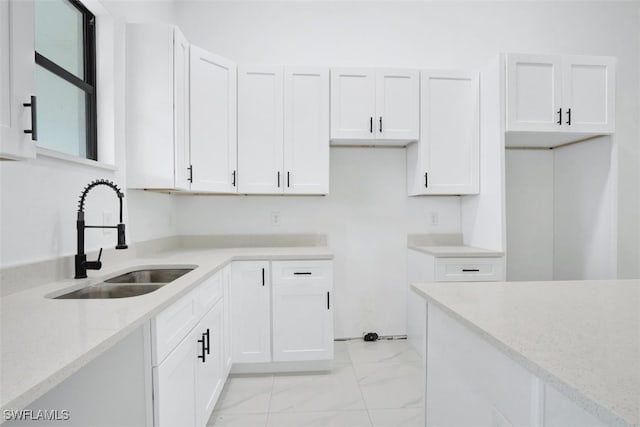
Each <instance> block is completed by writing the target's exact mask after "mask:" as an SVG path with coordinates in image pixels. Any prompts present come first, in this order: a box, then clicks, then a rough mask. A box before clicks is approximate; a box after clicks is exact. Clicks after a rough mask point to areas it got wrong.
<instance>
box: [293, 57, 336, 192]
mask: <svg viewBox="0 0 640 427" xmlns="http://www.w3.org/2000/svg"><path fill="white" fill-rule="evenodd" d="M284 108H285V110H284V169H283V174H284V181H285V182H284V192H285V193H290V194H327V193H329V70H328V69H326V68H310V67H297V68H285V70H284Z"/></svg>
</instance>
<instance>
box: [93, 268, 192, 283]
mask: <svg viewBox="0 0 640 427" xmlns="http://www.w3.org/2000/svg"><path fill="white" fill-rule="evenodd" d="M191 270H193V268H162V269H160V268H154V269H146V270H136V271H130V272H129V273H125V274H121V275H119V276H116V277H112V278H110V279H107V280H105V282H106V283H170V282H173V281H174V280H176V279H177V278H179V277H182V276H184V275H185V274H187V273H188V272H190V271H191Z"/></svg>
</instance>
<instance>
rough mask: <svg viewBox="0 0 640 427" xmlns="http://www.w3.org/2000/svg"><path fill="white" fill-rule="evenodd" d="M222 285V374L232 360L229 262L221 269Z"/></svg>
mask: <svg viewBox="0 0 640 427" xmlns="http://www.w3.org/2000/svg"><path fill="white" fill-rule="evenodd" d="M222 287H223V295H224V297H223V300H222V303H223V310H224V319H223V325H224V329H223V331H222V345H223V347H224V351H223V355H224V357H223V362H222V370H223V372H224V376H225V377H226V376H227V375H229V371H231V363H232V361H233V348H232V343H233V341H232V331H231V264H228V265H227V266H226V267H225V268H224V269H223V270H222Z"/></svg>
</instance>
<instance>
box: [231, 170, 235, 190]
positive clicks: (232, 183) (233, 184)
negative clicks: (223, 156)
mask: <svg viewBox="0 0 640 427" xmlns="http://www.w3.org/2000/svg"><path fill="white" fill-rule="evenodd" d="M231 177H232V180H231V185H232V186H234V187H235V186H236V171H233V173H232V174H231Z"/></svg>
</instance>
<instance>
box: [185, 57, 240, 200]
mask: <svg viewBox="0 0 640 427" xmlns="http://www.w3.org/2000/svg"><path fill="white" fill-rule="evenodd" d="M190 59H191V70H190V72H191V79H190V86H189V87H190V93H191V95H190V100H191V108H190V111H191V166H192V168H193V171H192V172H193V182H192V183H191V190H192V191H212V192H222V193H233V192H235V188H236V187H235V184H236V182H235V174H236V154H237V153H236V146H237V144H236V65H235V64H234V63H233V62H231V61H229V60H228V59H225V58H222V57H220V56H217V55H214V54H212V53H209V52H207V51H206V50H203V49H200V48H198V47H196V46H191V51H190Z"/></svg>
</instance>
